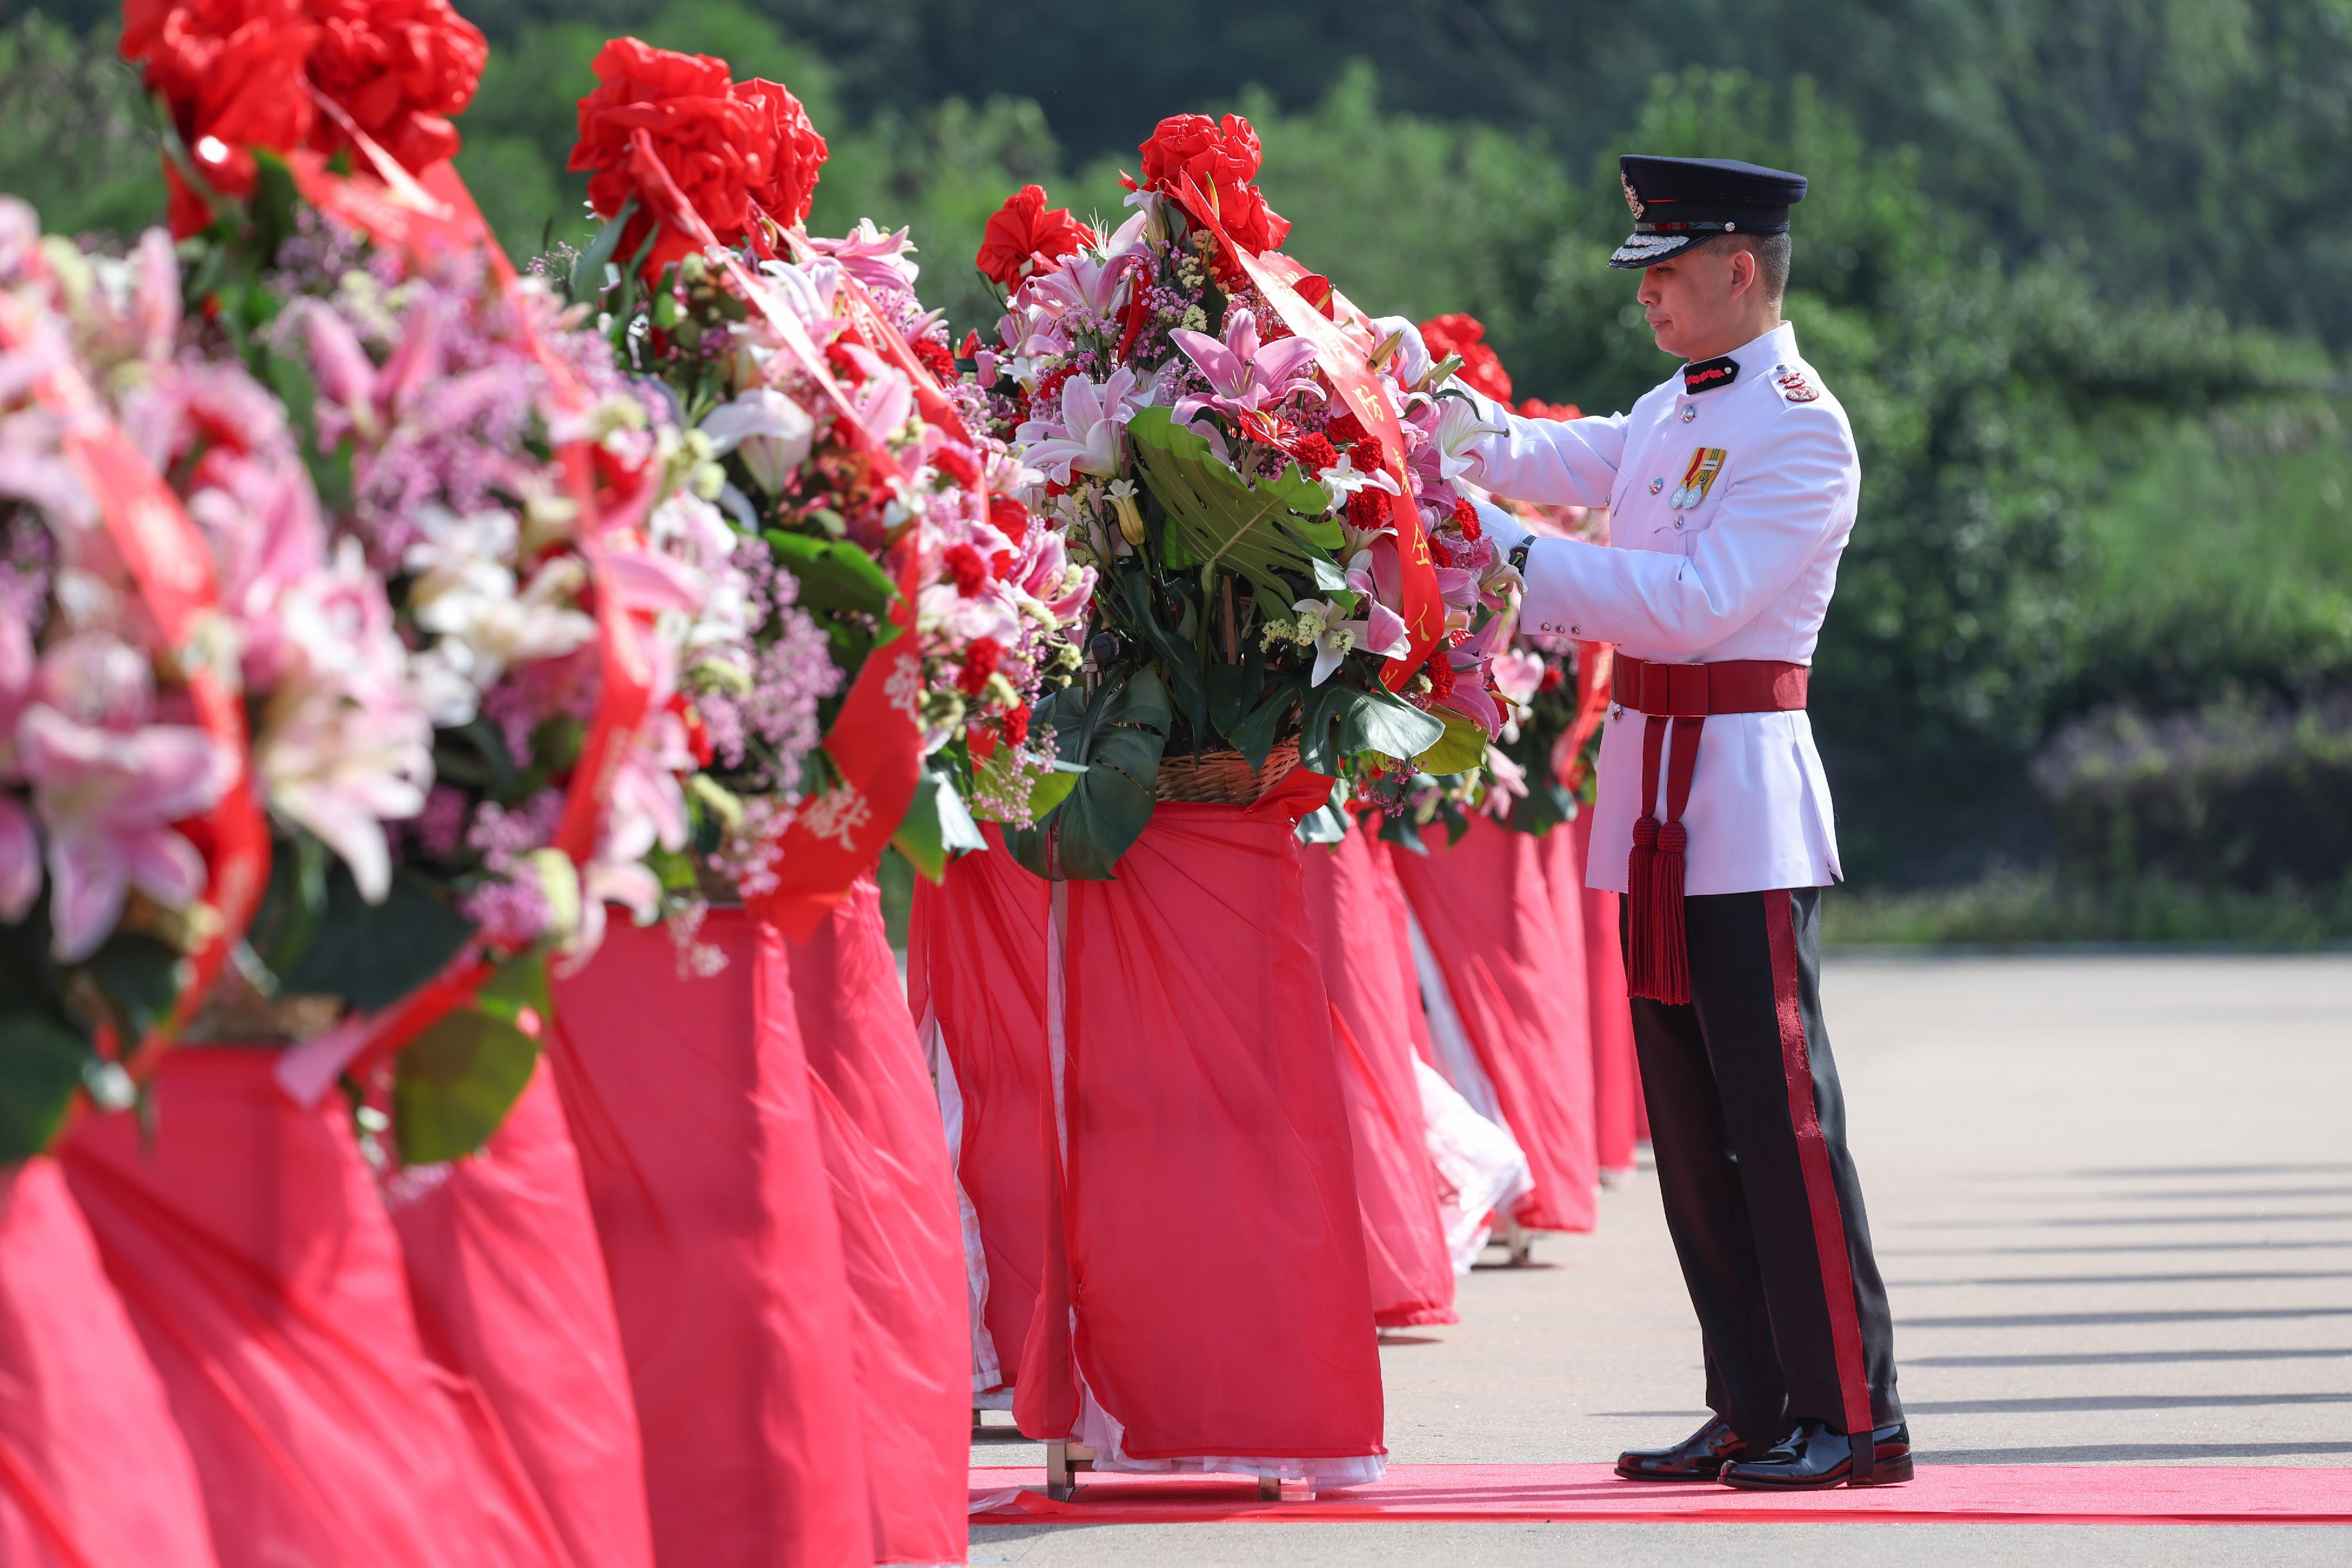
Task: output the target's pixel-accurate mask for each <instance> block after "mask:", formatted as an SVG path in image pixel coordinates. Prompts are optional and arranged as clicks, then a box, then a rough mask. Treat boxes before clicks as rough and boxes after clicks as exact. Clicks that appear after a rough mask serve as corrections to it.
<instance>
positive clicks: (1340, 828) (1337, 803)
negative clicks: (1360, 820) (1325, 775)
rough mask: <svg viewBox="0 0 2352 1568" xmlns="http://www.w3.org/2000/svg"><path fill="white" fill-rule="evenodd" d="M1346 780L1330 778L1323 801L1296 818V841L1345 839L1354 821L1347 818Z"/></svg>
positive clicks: (1337, 840) (1309, 841) (1322, 841)
mask: <svg viewBox="0 0 2352 1568" xmlns="http://www.w3.org/2000/svg"><path fill="white" fill-rule="evenodd" d="M1347 802H1348V786H1347V780H1345V779H1332V780H1331V793H1330V796H1329V798H1328V799H1327V800H1324V802H1323V803H1322V804H1321V805H1320V806H1318V807H1316V808H1315V810H1312V811H1309V812H1307V815H1305V816H1304V817H1301V818H1300V819H1299V820H1298V841H1299V842H1300V843H1302V844H1336V843H1342V842H1344V841H1346V840H1347V837H1348V833H1349V830H1351V829H1352V828H1353V827H1354V826H1355V823H1353V822H1352V821H1349V818H1348V806H1347Z"/></svg>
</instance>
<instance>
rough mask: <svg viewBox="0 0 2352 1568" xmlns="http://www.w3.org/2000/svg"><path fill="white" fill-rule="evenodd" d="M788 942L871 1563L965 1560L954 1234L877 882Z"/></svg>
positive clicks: (958, 1274)
mask: <svg viewBox="0 0 2352 1568" xmlns="http://www.w3.org/2000/svg"><path fill="white" fill-rule="evenodd" d="M787 946H788V947H789V948H790V951H791V954H792V988H793V1004H794V1007H795V1009H796V1010H797V1012H798V1015H799V1019H800V1029H801V1040H802V1043H803V1047H804V1048H805V1049H806V1051H807V1052H808V1063H809V1073H810V1086H811V1087H810V1098H811V1100H812V1101H813V1102H814V1105H815V1107H816V1112H817V1126H818V1129H819V1131H820V1133H821V1134H822V1135H823V1139H824V1144H823V1147H824V1164H825V1171H826V1174H827V1175H828V1176H830V1177H831V1178H832V1185H833V1200H834V1204H835V1209H836V1211H837V1212H838V1213H839V1215H840V1218H841V1249H842V1256H843V1259H844V1261H845V1263H846V1265H847V1269H848V1279H849V1303H850V1310H851V1320H850V1329H851V1338H850V1341H849V1349H850V1352H851V1356H850V1360H851V1364H852V1365H853V1366H854V1367H855V1369H856V1378H857V1393H858V1412H859V1427H858V1429H859V1430H860V1431H861V1432H862V1433H863V1437H864V1444H865V1452H866V1484H867V1487H868V1489H869V1495H870V1496H871V1498H872V1500H873V1513H874V1550H875V1553H876V1556H875V1560H876V1561H877V1562H880V1563H961V1562H962V1561H963V1560H964V1552H965V1548H966V1544H967V1533H968V1532H967V1528H966V1519H967V1516H968V1512H969V1508H970V1501H971V1499H970V1490H969V1480H970V1475H971V1326H970V1324H971V1318H970V1315H969V1312H968V1311H967V1309H966V1305H965V1293H964V1270H963V1241H962V1230H961V1226H960V1225H959V1224H958V1222H957V1215H956V1202H955V1176H954V1173H953V1172H952V1171H950V1169H949V1167H948V1155H947V1143H946V1140H945V1138H944V1137H943V1136H942V1135H941V1134H940V1106H939V1101H938V1099H937V1097H936V1094H935V1092H934V1090H933V1089H932V1086H931V1080H930V1074H929V1072H928V1071H925V1069H924V1066H923V1058H922V1052H921V1050H920V1048H919V1046H917V1044H916V1043H915V1026H914V1021H913V1020H912V1019H909V1018H908V1015H907V997H906V993H905V991H904V990H902V989H901V988H900V987H899V983H898V956H896V955H895V954H893V953H892V952H891V950H890V938H889V936H887V933H886V932H885V931H884V929H883V925H882V896H881V894H880V892H879V890H878V889H877V887H876V886H875V883H874V879H873V878H872V877H870V876H867V877H863V878H860V879H859V881H858V882H857V883H856V886H855V887H853V888H851V889H850V892H849V895H848V896H847V897H846V898H845V899H843V900H842V901H841V903H839V904H836V905H835V906H834V909H833V912H832V913H831V914H830V915H827V916H826V917H825V920H824V924H823V925H819V926H818V927H817V928H816V930H815V931H814V933H812V934H811V935H810V936H809V938H808V940H807V941H805V942H793V943H789V944H787ZM843 1435H844V1436H845V1437H846V1436H847V1433H846V1432H845V1433H844V1434H843Z"/></svg>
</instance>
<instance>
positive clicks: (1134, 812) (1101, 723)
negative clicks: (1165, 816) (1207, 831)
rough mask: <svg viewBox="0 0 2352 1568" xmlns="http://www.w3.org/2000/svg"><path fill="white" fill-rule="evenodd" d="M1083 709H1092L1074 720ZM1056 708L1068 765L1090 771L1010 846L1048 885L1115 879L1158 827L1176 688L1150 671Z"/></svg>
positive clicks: (1067, 695)
mask: <svg viewBox="0 0 2352 1568" xmlns="http://www.w3.org/2000/svg"><path fill="white" fill-rule="evenodd" d="M1073 699H1075V700H1073ZM1078 703H1083V704H1084V706H1083V708H1082V709H1081V711H1080V712H1079V713H1078V714H1077V715H1076V716H1071V714H1070V712H1069V709H1070V708H1071V707H1073V706H1076V705H1077V704H1078ZM1048 704H1050V705H1052V706H1054V712H1053V713H1052V714H1051V715H1049V717H1050V719H1051V721H1052V723H1053V725H1054V736H1055V745H1056V747H1058V748H1059V750H1060V751H1061V755H1062V759H1063V760H1064V761H1066V762H1073V763H1084V764H1085V765H1086V769H1087V770H1086V772H1085V773H1084V774H1083V775H1081V776H1080V777H1078V778H1076V779H1074V780H1073V781H1072V783H1071V788H1070V792H1069V795H1068V797H1067V798H1066V799H1065V800H1063V801H1062V803H1061V804H1060V805H1059V806H1057V807H1055V810H1054V811H1053V812H1052V814H1051V815H1049V816H1047V817H1045V818H1044V819H1043V820H1041V821H1039V822H1038V823H1037V824H1036V825H1035V826H1034V827H1031V828H1017V829H1013V830H1012V831H1008V832H1007V833H1006V834H1005V844H1006V847H1007V848H1009V849H1010V850H1011V851H1012V852H1013V858H1014V859H1015V860H1017V861H1019V862H1021V864H1023V865H1024V866H1026V867H1027V868H1028V869H1029V870H1030V871H1032V872H1034V873H1036V874H1037V875H1039V876H1042V877H1045V878H1047V879H1048V880H1054V879H1055V878H1057V877H1058V878H1068V879H1071V880H1074V881H1080V882H1108V881H1110V880H1112V879H1113V873H1112V871H1111V867H1112V866H1113V865H1115V864H1117V863H1118V857H1119V856H1121V855H1123V854H1125V853H1126V852H1128V850H1129V847H1130V846H1132V845H1133V844H1134V842H1135V841H1136V840H1137V839H1138V838H1139V837H1141V836H1142V833H1143V830H1144V828H1145V826H1146V825H1148V824H1149V823H1150V821H1151V809H1152V806H1153V805H1154V803H1155V796H1154V793H1153V788H1154V786H1155V785H1156V784H1157V783H1158V781H1159V778H1160V753H1161V751H1162V749H1163V748H1164V747H1166V746H1167V744H1168V729H1169V727H1170V725H1171V724H1172V723H1173V722H1174V719H1175V714H1174V710H1173V709H1172V708H1171V706H1170V705H1169V701H1168V688H1167V687H1166V686H1165V685H1162V684H1161V683H1160V677H1159V676H1158V675H1156V674H1152V672H1151V671H1150V670H1149V669H1138V670H1134V671H1132V672H1130V673H1129V674H1127V675H1126V676H1125V678H1124V679H1118V678H1115V677H1114V678H1106V679H1105V680H1104V682H1103V684H1102V685H1101V686H1100V687H1098V688H1097V690H1096V692H1095V694H1094V695H1093V697H1092V698H1091V699H1088V698H1086V697H1084V696H1083V695H1082V694H1079V693H1078V691H1077V688H1076V687H1074V686H1073V687H1066V688H1065V689H1064V690H1063V691H1060V692H1057V693H1055V695H1054V697H1052V698H1049V699H1048Z"/></svg>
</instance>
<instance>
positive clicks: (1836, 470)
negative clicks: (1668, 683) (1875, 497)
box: [1468, 324, 1862, 894]
mask: <svg viewBox="0 0 2352 1568" xmlns="http://www.w3.org/2000/svg"><path fill="white" fill-rule="evenodd" d="M1730 358H1731V359H1733V360H1735V361H1738V366H1739V372H1738V376H1737V377H1736V378H1735V379H1734V380H1733V381H1732V382H1730V384H1728V385H1719V386H1716V387H1714V388H1711V389H1710V390H1707V391H1705V392H1696V393H1694V392H1688V391H1686V390H1685V385H1684V382H1683V376H1682V373H1681V372H1680V371H1676V372H1675V375H1674V376H1673V378H1672V379H1670V380H1668V381H1667V382H1665V383H1664V384H1663V385H1661V386H1659V387H1657V388H1656V389H1655V390H1654V391H1652V392H1649V393H1648V394H1647V395H1645V396H1644V397H1643V399H1642V400H1641V401H1640V402H1636V403H1635V404H1634V405H1633V412H1632V413H1622V414H1616V415H1613V416H1611V417H1609V418H1605V419H1603V418H1596V419H1579V420H1573V421H1570V422H1568V423H1556V422H1549V421H1541V420H1528V419H1520V418H1517V416H1515V415H1512V414H1510V413H1507V412H1505V411H1504V410H1502V409H1500V408H1498V407H1496V405H1495V404H1493V403H1491V402H1486V400H1484V399H1481V400H1480V402H1481V404H1482V406H1483V408H1484V411H1485V412H1486V413H1487V414H1488V415H1489V416H1490V417H1489V418H1488V419H1487V421H1486V423H1488V424H1489V425H1490V426H1492V425H1496V424H1502V425H1505V426H1507V430H1506V431H1505V433H1504V434H1496V435H1491V436H1486V437H1483V438H1481V439H1480V441H1479V443H1478V444H1476V445H1475V446H1474V447H1472V448H1471V449H1470V452H1471V455H1473V456H1474V457H1475V466H1474V467H1473V469H1472V470H1471V472H1470V474H1469V475H1468V477H1469V478H1470V479H1472V480H1473V481H1475V483H1478V484H1481V485H1483V486H1486V488H1487V489H1489V490H1491V491H1493V492H1495V493H1496V494H1497V495H1500V496H1507V497H1516V498H1517V499H1520V500H1526V501H1536V502H1543V503H1549V504H1555V505H1569V506H1580V507H1608V508H1609V509H1610V511H1609V516H1610V542H1609V543H1608V544H1606V545H1596V544H1587V543H1584V542H1582V541H1580V540H1576V539H1556V538H1545V539H1538V540H1537V541H1536V543H1535V544H1534V546H1533V547H1531V549H1529V551H1528V558H1527V580H1528V589H1527V600H1526V604H1525V607H1524V609H1523V610H1522V612H1521V622H1522V624H1524V625H1526V626H1527V627H1528V628H1530V629H1531V630H1535V631H1539V632H1556V633H1557V632H1564V633H1566V634H1568V635H1570V636H1573V637H1580V638H1584V639H1586V640H1588V641H1591V642H1598V643H1615V644H1616V645H1617V646H1618V648H1619V649H1620V650H1621V651H1622V652H1623V653H1628V654H1631V655H1633V657H1635V658H1640V659H1649V660H1656V661H1660V662H1663V663H1669V664H1683V663H1686V664H1713V663H1716V662H1717V661H1719V660H1725V659H1781V660H1788V661H1791V662H1793V663H1797V664H1811V662H1812V657H1813V645H1814V643H1815V642H1816V641H1817V640H1818V639H1819V636H1820V633H1821V629H1822V615H1823V614H1824V613H1825V612H1827V611H1828V609H1829V603H1830V593H1831V591H1832V589H1833V588H1834V587H1835V586H1836V584H1837V565H1838V557H1839V555H1840V554H1842V553H1843V551H1844V549H1845V541H1846V537H1847V535H1848V534H1850V533H1851V532H1852V531H1853V518H1854V502H1855V497H1856V494H1857V492H1858V491H1859V489H1860V487H1861V481H1862V465H1861V463H1860V461H1859V460H1858V459H1857V458H1856V456H1855V455H1854V446H1853V426H1852V425H1850V424H1849V423H1847V422H1846V417H1845V410H1844V409H1843V408H1842V407H1840V406H1839V404H1838V401H1837V399H1835V398H1834V397H1832V396H1831V395H1830V393H1829V392H1828V391H1827V390H1826V389H1825V388H1824V387H1823V386H1822V382H1821V378H1820V377H1819V376H1817V375H1815V374H1814V373H1813V371H1812V370H1811V367H1810V366H1808V365H1807V364H1806V363H1805V362H1804V361H1803V360H1801V359H1800V358H1799V357H1798V355H1797V338H1796V333H1795V331H1794V329H1791V328H1790V327H1789V326H1787V325H1786V324H1783V325H1781V326H1780V327H1776V328H1774V329H1772V330H1771V331H1769V332H1768V333H1766V334H1765V335H1764V336H1763V337H1760V338H1759V339H1757V340H1755V341H1753V342H1751V343H1748V344H1747V345H1746V346H1745V347H1743V348H1740V349H1738V350H1733V352H1732V354H1731V355H1730ZM1645 722H1646V720H1644V719H1643V717H1642V716H1640V715H1638V714H1636V713H1633V712H1632V711H1631V710H1627V709H1621V708H1619V707H1617V706H1615V705H1613V704H1612V706H1611V707H1610V710H1609V718H1608V722H1607V724H1606V725H1605V726H1604V727H1603V730H1602V738H1601V768H1600V799H1599V800H1598V802H1597V804H1596V806H1595V817H1594V821H1593V827H1592V859H1591V865H1590V866H1589V867H1588V869H1587V880H1588V881H1589V882H1590V883H1591V885H1592V886H1594V887H1597V888H1605V889H1612V890H1614V891H1616V892H1619V893H1622V892H1624V891H1625V868H1626V860H1627V856H1628V855H1629V854H1630V853H1631V852H1632V850H1633V822H1634V820H1635V819H1636V818H1638V817H1640V816H1641V815H1642V814H1643V802H1642V800H1641V794H1642V727H1643V724H1644V723H1645ZM1661 771H1662V773H1663V769H1662V770H1661ZM1664 793H1665V789H1664V779H1663V777H1662V778H1661V779H1660V784H1659V795H1660V797H1661V799H1660V800H1658V801H1657V802H1656V803H1655V804H1654V809H1655V810H1657V811H1658V813H1659V816H1660V817H1661V819H1663V818H1664V815H1665V810H1664ZM1682 821H1683V824H1684V826H1685V829H1686V830H1687V831H1688V832H1689V835H1690V844H1689V850H1688V852H1687V858H1686V862H1685V883H1684V886H1685V891H1686V892H1687V893H1690V894H1711V893H1752V892H1756V891H1759V890H1761V889H1766V888H1778V887H1820V886H1823V885H1826V884H1828V883H1832V882H1835V881H1838V880H1839V879H1840V875H1841V873H1840V872H1839V870H1838V857H1837V835H1836V830H1835V825H1834V824H1835V817H1834V815H1833V814H1832V810H1831V809H1830V789H1829V780H1828V779H1827V778H1826V777H1825V776H1824V775H1823V773H1822V760H1821V757H1820V755H1819V754H1818V753H1817V752H1816V751H1815V750H1814V749H1813V732H1812V727H1811V724H1809V723H1808V722H1807V720H1806V716H1805V715H1803V714H1801V713H1751V714H1725V715H1718V716H1715V717H1712V718H1709V719H1708V720H1707V721H1706V731H1705V733H1704V736H1703V737H1702V738H1701V740H1700V743H1699V748H1698V766H1697V770H1696V773H1695V774H1694V775H1693V777H1692V782H1691V794H1690V803H1689V805H1688V807H1687V808H1686V809H1685V810H1684V812H1683V815H1682Z"/></svg>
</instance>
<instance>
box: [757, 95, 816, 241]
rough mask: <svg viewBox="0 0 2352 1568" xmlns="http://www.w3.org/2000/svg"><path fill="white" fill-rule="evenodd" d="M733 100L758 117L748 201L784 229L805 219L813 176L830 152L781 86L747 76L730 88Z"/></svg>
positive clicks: (812, 197) (813, 191)
mask: <svg viewBox="0 0 2352 1568" xmlns="http://www.w3.org/2000/svg"><path fill="white" fill-rule="evenodd" d="M734 96H735V97H736V98H737V99H740V100H741V101H743V102H746V103H749V104H750V105H751V107H752V110H753V112H754V113H755V114H756V115H757V116H758V117H759V122H760V130H759V138H758V145H757V147H756V149H755V151H756V152H758V154H759V157H760V162H761V178H760V180H759V182H758V183H756V184H755V185H754V186H753V187H752V190H751V200H752V201H753V202H754V203H756V204H758V205H759V208H760V210H761V212H763V213H765V214H768V215H769V216H770V217H772V218H773V219H775V220H776V221H777V222H778V223H780V224H782V225H784V226H785V227H786V228H791V227H793V225H797V224H800V223H803V222H804V221H806V219H807V217H808V215H809V204H810V203H811V202H813V201H814V200H815V199H816V181H817V172H818V171H819V170H821V169H823V168H824V161H825V159H826V158H827V157H828V156H829V155H830V154H831V152H832V149H831V148H829V147H827V146H826V145H825V144H824V137H822V136H819V135H818V134H817V133H816V127H815V126H814V125H813V124H811V123H810V122H809V117H808V110H806V109H805V108H803V107H802V104H801V100H800V99H797V98H794V97H793V94H792V89H789V88H787V87H785V86H784V85H783V84H782V83H781V82H772V81H767V80H764V79H762V78H759V77H753V78H751V80H750V81H745V82H738V83H736V84H735V92H734Z"/></svg>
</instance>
